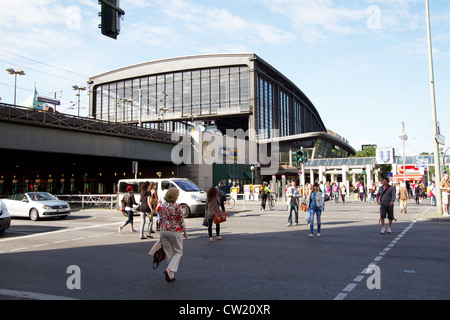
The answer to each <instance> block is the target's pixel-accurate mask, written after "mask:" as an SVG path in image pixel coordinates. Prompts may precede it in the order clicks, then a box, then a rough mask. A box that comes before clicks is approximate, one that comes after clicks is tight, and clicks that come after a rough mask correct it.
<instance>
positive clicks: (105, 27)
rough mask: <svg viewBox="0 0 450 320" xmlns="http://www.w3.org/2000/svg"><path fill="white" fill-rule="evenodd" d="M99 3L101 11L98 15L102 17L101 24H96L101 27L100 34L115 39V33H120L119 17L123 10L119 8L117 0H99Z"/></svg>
mask: <svg viewBox="0 0 450 320" xmlns="http://www.w3.org/2000/svg"><path fill="white" fill-rule="evenodd" d="M98 3H99V4H101V10H102V11H101V12H99V16H101V17H102V20H101V24H100V25H99V26H98V27H99V28H101V29H102V34H103V35H105V36H107V37H110V38H113V39H117V35H118V34H119V33H120V17H121V16H122V15H124V14H125V12H124V11H123V10H122V9H120V8H119V7H118V6H119V0H99V2H98Z"/></svg>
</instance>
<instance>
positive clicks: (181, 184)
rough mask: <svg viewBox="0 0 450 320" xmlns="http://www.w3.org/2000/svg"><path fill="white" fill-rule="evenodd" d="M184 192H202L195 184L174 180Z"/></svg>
mask: <svg viewBox="0 0 450 320" xmlns="http://www.w3.org/2000/svg"><path fill="white" fill-rule="evenodd" d="M173 182H175V183H176V184H177V185H178V186H179V187H180V188H181V189H182V190H184V191H186V192H198V191H202V190H200V188H199V187H197V186H196V185H195V184H194V183H193V182H191V181H189V180H173Z"/></svg>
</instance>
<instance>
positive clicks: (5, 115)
mask: <svg viewBox="0 0 450 320" xmlns="http://www.w3.org/2000/svg"><path fill="white" fill-rule="evenodd" d="M0 121H8V122H16V123H23V124H31V125H37V126H46V127H53V128H57V129H67V130H75V131H83V132H89V133H99V134H105V135H113V136H121V137H129V138H136V139H144V140H152V141H164V142H166V143H167V142H171V143H176V142H173V141H171V135H170V133H168V132H163V131H159V130H153V129H147V128H141V127H139V126H138V125H129V124H128V125H127V124H120V123H116V122H109V121H104V120H95V119H91V118H85V117H77V116H71V115H67V114H63V113H59V112H53V111H46V110H38V109H31V108H25V107H19V106H15V105H11V104H6V103H0Z"/></svg>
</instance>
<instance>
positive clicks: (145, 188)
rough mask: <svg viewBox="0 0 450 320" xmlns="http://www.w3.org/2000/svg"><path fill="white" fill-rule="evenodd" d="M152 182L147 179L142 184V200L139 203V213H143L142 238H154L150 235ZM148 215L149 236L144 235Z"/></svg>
mask: <svg viewBox="0 0 450 320" xmlns="http://www.w3.org/2000/svg"><path fill="white" fill-rule="evenodd" d="M149 196H150V182H148V181H145V182H144V183H143V184H142V185H141V201H140V203H141V204H140V205H139V214H140V215H141V227H140V230H139V231H140V235H141V240H144V239H147V237H148V238H153V237H152V236H151V235H150V224H151V208H150V198H149ZM147 217H148V218H149V222H148V224H149V226H148V235H147V237H146V236H145V235H144V230H145V225H146V220H147Z"/></svg>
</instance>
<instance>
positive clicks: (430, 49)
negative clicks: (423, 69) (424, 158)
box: [425, 0, 442, 214]
mask: <svg viewBox="0 0 450 320" xmlns="http://www.w3.org/2000/svg"><path fill="white" fill-rule="evenodd" d="M425 7H426V16H427V36H428V37H427V38H428V64H429V73H430V96H431V115H432V119H431V120H432V123H433V141H434V172H435V176H436V180H437V179H441V178H442V175H441V165H440V164H439V141H438V140H439V139H438V138H439V136H438V135H439V131H438V125H437V112H436V93H435V86H434V67H433V45H432V43H431V21H430V3H429V1H428V0H426V1H425ZM438 181H439V180H438ZM437 186H438V188H437V189H438V192H436V209H437V213H438V214H442V193H441V190H440V188H439V183H437Z"/></svg>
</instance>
